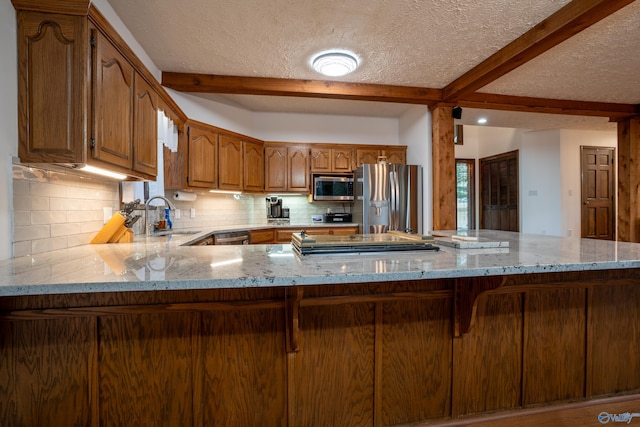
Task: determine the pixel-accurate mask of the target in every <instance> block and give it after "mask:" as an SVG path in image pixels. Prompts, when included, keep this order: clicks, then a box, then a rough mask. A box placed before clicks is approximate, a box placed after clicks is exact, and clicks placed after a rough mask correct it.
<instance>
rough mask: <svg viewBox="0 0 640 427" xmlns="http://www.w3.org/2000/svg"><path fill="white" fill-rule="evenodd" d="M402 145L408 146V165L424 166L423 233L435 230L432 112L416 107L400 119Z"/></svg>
mask: <svg viewBox="0 0 640 427" xmlns="http://www.w3.org/2000/svg"><path fill="white" fill-rule="evenodd" d="M400 145H406V146H407V163H409V164H412V165H422V168H423V170H422V174H423V175H422V180H423V188H422V232H423V233H427V232H429V231H431V229H432V228H433V195H432V194H433V190H432V183H433V168H432V165H431V147H432V135H431V112H429V109H428V108H427V107H417V106H416V107H414V108H412V109H410V110H409V111H407V112H406V113H405V114H404V115H403V116H402V117H401V118H400Z"/></svg>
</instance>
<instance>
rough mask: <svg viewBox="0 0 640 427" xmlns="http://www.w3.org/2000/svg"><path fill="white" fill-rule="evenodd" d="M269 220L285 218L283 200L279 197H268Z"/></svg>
mask: <svg viewBox="0 0 640 427" xmlns="http://www.w3.org/2000/svg"><path fill="white" fill-rule="evenodd" d="M267 218H283V214H282V199H278V197H277V196H269V197H267Z"/></svg>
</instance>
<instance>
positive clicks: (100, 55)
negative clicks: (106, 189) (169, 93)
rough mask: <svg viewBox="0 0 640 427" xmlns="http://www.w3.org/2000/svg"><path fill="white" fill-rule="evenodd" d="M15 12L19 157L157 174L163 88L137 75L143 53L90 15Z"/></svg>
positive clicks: (145, 176)
mask: <svg viewBox="0 0 640 427" xmlns="http://www.w3.org/2000/svg"><path fill="white" fill-rule="evenodd" d="M54 3H55V2H50V3H49V4H50V5H53V4H54ZM55 4H59V5H60V6H61V7H63V6H64V4H63V3H62V2H59V3H55ZM51 7H53V6H51ZM63 8H64V7H63ZM85 10H86V9H85ZM16 16H17V23H18V31H17V35H18V37H17V41H18V67H19V70H18V122H19V145H18V147H19V148H18V152H19V156H20V159H21V161H23V162H25V163H67V164H68V163H71V164H75V163H80V164H83V163H88V164H92V165H94V166H98V167H102V168H106V169H110V170H112V171H115V172H121V173H124V174H127V175H129V176H133V177H137V178H143V179H153V178H154V177H155V176H156V174H157V156H156V157H153V154H154V152H155V153H156V154H157V148H156V145H157V116H156V113H155V109H157V93H156V92H155V91H154V90H153V88H152V87H151V85H148V84H146V82H145V81H143V80H142V79H140V81H138V80H137V79H136V76H137V74H138V72H137V71H136V69H135V68H134V65H132V64H134V63H136V61H137V59H135V58H132V57H127V56H125V54H123V53H122V52H123V51H122V50H121V49H119V48H116V46H115V45H114V44H113V43H112V37H111V36H113V35H114V34H111V33H105V32H103V29H102V28H99V27H98V26H96V25H95V22H94V21H92V20H91V19H89V18H88V17H87V16H80V15H78V16H67V15H63V14H56V13H41V12H34V11H25V10H18V12H17V14H16ZM105 31H106V30H105ZM107 34H108V35H107ZM116 36H117V35H116ZM137 85H138V86H139V87H137ZM138 126H140V128H138ZM152 138H155V139H156V142H155V143H154V146H153V147H151V145H150V141H151V139H152ZM138 142H140V144H141V146H140V147H137V145H136V144H137V143H138ZM149 150H152V152H150V151H149ZM152 157H153V158H152Z"/></svg>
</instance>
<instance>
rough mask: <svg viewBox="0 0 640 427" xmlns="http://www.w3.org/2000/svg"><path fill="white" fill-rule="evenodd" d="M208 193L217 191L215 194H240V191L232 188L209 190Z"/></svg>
mask: <svg viewBox="0 0 640 427" xmlns="http://www.w3.org/2000/svg"><path fill="white" fill-rule="evenodd" d="M209 193H217V194H238V195H239V194H242V191H232V190H209Z"/></svg>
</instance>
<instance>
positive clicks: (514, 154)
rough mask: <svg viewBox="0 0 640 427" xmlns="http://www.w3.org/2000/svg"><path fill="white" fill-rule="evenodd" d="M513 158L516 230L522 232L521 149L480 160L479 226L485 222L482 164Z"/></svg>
mask: <svg viewBox="0 0 640 427" xmlns="http://www.w3.org/2000/svg"><path fill="white" fill-rule="evenodd" d="M509 158H513V159H515V162H516V168H517V173H516V177H515V187H516V192H517V194H516V230H513V231H516V232H520V225H521V224H520V220H521V218H520V152H519V150H513V151H507V152H505V153H500V154H495V155H493V156H488V157H483V158H481V159H479V160H478V184H479V185H478V200H479V203H478V210H479V212H478V228H479V229H481V228H482V227H483V226H484V223H485V216H484V208H483V207H484V200H483V191H482V188H483V183H482V166H483V163H484V162H493V161H495V160H502V159H509Z"/></svg>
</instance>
